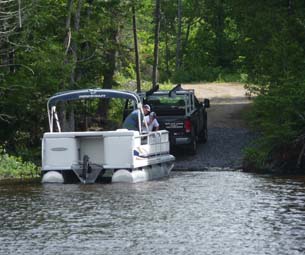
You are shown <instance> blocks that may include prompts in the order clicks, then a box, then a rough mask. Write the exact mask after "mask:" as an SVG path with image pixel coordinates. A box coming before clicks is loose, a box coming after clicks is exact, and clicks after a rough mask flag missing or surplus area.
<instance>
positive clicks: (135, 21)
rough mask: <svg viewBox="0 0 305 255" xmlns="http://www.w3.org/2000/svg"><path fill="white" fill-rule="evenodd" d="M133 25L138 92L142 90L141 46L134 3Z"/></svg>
mask: <svg viewBox="0 0 305 255" xmlns="http://www.w3.org/2000/svg"><path fill="white" fill-rule="evenodd" d="M132 27H133V38H134V50H135V61H136V63H135V64H136V75H137V92H141V73H140V59H139V47H138V36H137V20H136V11H135V7H134V4H133V5H132Z"/></svg>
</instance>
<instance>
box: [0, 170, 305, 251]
mask: <svg viewBox="0 0 305 255" xmlns="http://www.w3.org/2000/svg"><path fill="white" fill-rule="evenodd" d="M0 244H1V245H0V254H71V255H72V254H73V255H74V254H112V255H115V254H183V255H184V254H190V255H191V254H192V255H193V254H213V255H214V254H219V255H223V254H230V255H231V254H232V255H233V254H234V255H239V254H240V255H244V254H255V255H259V254H276V255H278V254H287V255H293V254H304V253H305V178H304V177H303V178H302V177H291V178H289V177H272V176H268V175H256V174H249V173H242V172H222V171H219V172H209V171H207V172H172V173H171V176H170V178H167V179H163V180H159V181H152V182H146V183H139V184H132V185H130V184H125V185H122V184H94V185H76V184H73V185H42V184H40V183H28V184H25V183H23V184H22V183H14V184H4V183H1V184H0Z"/></svg>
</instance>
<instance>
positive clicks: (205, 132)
mask: <svg viewBox="0 0 305 255" xmlns="http://www.w3.org/2000/svg"><path fill="white" fill-rule="evenodd" d="M207 119H208V118H207V114H205V123H204V127H203V130H202V131H201V132H200V135H199V141H200V142H201V143H206V142H207V140H208V122H207Z"/></svg>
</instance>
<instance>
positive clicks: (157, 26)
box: [152, 0, 161, 88]
mask: <svg viewBox="0 0 305 255" xmlns="http://www.w3.org/2000/svg"><path fill="white" fill-rule="evenodd" d="M160 12H161V3H160V0H156V10H155V44H154V64H153V73H152V85H153V88H154V87H156V86H157V83H158V78H157V72H158V57H159V54H158V52H159V35H160Z"/></svg>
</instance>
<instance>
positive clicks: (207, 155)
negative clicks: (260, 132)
mask: <svg viewBox="0 0 305 255" xmlns="http://www.w3.org/2000/svg"><path fill="white" fill-rule="evenodd" d="M253 138H254V134H253V133H252V132H250V131H249V130H248V129H246V128H220V127H213V128H210V129H209V138H208V141H207V143H205V144H198V147H197V154H196V155H194V156H190V155H187V151H183V150H177V151H175V152H174V153H173V154H174V155H175V156H176V162H175V167H174V171H207V170H210V171H211V170H215V171H218V170H240V169H241V167H242V159H243V150H244V149H245V147H246V146H247V145H249V144H250V143H251V141H252V140H253Z"/></svg>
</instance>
